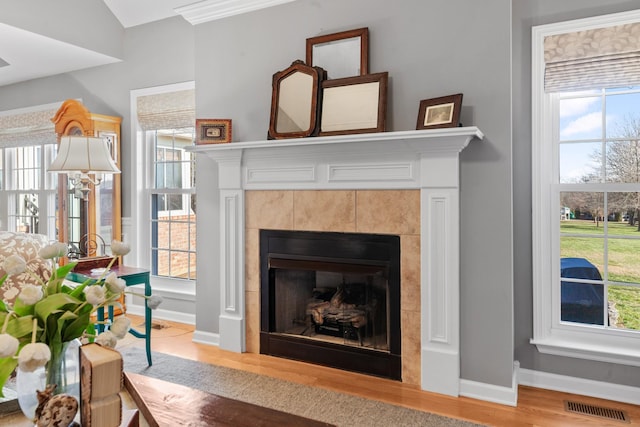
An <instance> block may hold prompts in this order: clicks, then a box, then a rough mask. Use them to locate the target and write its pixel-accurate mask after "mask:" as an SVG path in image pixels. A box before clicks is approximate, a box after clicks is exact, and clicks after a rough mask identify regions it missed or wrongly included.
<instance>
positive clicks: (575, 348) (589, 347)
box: [530, 330, 640, 366]
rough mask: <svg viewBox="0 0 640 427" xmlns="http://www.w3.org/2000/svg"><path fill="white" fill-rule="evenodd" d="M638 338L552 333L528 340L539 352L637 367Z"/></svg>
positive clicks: (562, 331)
mask: <svg viewBox="0 0 640 427" xmlns="http://www.w3.org/2000/svg"><path fill="white" fill-rule="evenodd" d="M639 339H640V336H639V337H628V336H625V337H622V336H609V335H605V334H602V333H596V332H582V333H576V332H575V331H571V332H569V331H564V330H554V331H552V332H551V333H550V335H548V336H546V337H542V338H538V339H536V338H533V339H531V341H530V342H531V344H534V345H535V346H536V347H537V348H538V351H539V352H540V353H545V354H553V355H556V356H565V357H574V358H578V359H587V360H596V361H599V362H607V363H617V364H621V365H629V366H640V345H638V340H639Z"/></svg>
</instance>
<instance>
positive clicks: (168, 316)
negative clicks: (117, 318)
mask: <svg viewBox="0 0 640 427" xmlns="http://www.w3.org/2000/svg"><path fill="white" fill-rule="evenodd" d="M127 314H132V315H134V316H140V317H144V306H142V305H138V304H127ZM151 319H152V320H168V321H170V322H177V323H183V324H185V325H195V324H196V316H195V314H190V313H181V312H178V311H172V310H163V309H157V310H153V312H152V314H151ZM136 328H137V329H139V328H138V327H136Z"/></svg>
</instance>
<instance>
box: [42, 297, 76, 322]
mask: <svg viewBox="0 0 640 427" xmlns="http://www.w3.org/2000/svg"><path fill="white" fill-rule="evenodd" d="M80 304H82V301H80V300H79V299H77V298H74V297H72V296H71V295H67V294H53V295H49V296H48V297H46V298H44V299H41V300H40V301H38V302H37V303H36V306H35V315H36V316H37V317H38V318H39V319H42V320H44V319H46V318H47V317H48V316H49V315H50V314H51V313H53V312H54V311H58V310H63V311H66V310H71V311H73V310H74V309H76V308H77V307H78V306H79V305H80Z"/></svg>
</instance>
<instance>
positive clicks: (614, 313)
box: [609, 284, 640, 331]
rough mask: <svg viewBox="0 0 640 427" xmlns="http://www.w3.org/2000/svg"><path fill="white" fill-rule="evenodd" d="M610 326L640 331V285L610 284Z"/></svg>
mask: <svg viewBox="0 0 640 427" xmlns="http://www.w3.org/2000/svg"><path fill="white" fill-rule="evenodd" d="M609 326H611V327H613V328H624V329H632V330H635V331H640V287H638V286H637V284H636V286H609Z"/></svg>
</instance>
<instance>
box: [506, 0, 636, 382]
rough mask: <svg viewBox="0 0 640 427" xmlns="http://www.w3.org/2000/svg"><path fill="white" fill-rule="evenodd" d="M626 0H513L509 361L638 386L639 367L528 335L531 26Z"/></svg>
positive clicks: (613, 7)
mask: <svg viewBox="0 0 640 427" xmlns="http://www.w3.org/2000/svg"><path fill="white" fill-rule="evenodd" d="M638 7H640V3H639V2H638V1H637V0H636V1H629V0H625V1H623V0H562V1H558V0H537V1H530V0H513V129H514V132H513V163H514V174H513V187H514V197H513V199H514V200H513V210H514V259H515V261H514V271H515V274H514V296H515V304H514V307H515V313H516V316H515V326H516V334H515V356H514V357H515V360H519V361H520V364H521V367H522V368H527V369H534V370H538V371H544V372H550V373H556V374H562V375H569V376H574V377H579V378H588V379H593V380H597V381H605V382H611V383H616V384H626V385H632V386H638V378H640V368H637V367H635V368H634V367H631V366H624V365H615V364H611V363H601V362H591V361H587V360H581V359H574V358H568V357H559V356H552V355H546V354H541V353H539V352H538V351H537V349H536V348H535V346H533V345H531V344H529V339H530V338H531V337H532V336H533V317H532V316H533V311H532V305H533V297H532V292H533V291H532V286H533V285H532V279H531V275H532V266H531V27H532V26H535V25H542V24H548V23H553V22H561V21H567V20H571V19H580V18H587V17H591V16H597V15H605V14H609V13H616V12H624V11H627V10H633V9H637V8H638Z"/></svg>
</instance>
